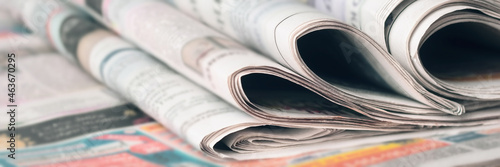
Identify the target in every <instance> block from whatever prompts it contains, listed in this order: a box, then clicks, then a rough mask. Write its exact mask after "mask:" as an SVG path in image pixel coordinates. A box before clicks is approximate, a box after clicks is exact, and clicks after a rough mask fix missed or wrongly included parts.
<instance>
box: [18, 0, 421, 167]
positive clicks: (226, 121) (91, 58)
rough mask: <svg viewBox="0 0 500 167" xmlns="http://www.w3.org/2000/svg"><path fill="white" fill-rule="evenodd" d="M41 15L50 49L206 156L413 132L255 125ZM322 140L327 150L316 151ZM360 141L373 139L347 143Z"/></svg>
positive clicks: (35, 8)
mask: <svg viewBox="0 0 500 167" xmlns="http://www.w3.org/2000/svg"><path fill="white" fill-rule="evenodd" d="M30 2H32V3H28V4H27V5H26V6H25V7H26V8H27V10H25V11H28V12H27V13H28V15H26V17H28V16H32V13H33V12H43V11H42V9H43V8H41V6H43V5H40V4H39V2H40V1H30ZM28 9H30V10H28ZM47 14H48V15H47V16H50V17H45V20H44V21H43V22H44V23H43V24H45V25H46V26H43V27H47V28H48V29H45V30H39V31H38V32H45V35H47V37H48V39H50V42H51V43H52V44H53V45H54V46H55V47H56V48H57V50H59V51H60V52H62V53H64V54H65V55H68V56H69V58H71V59H72V60H73V61H76V62H78V63H80V65H81V66H82V67H83V68H84V69H85V70H86V71H88V72H89V73H91V74H92V75H93V76H94V77H95V78H97V79H98V80H100V81H102V82H103V83H105V84H106V85H107V86H108V87H110V88H112V89H113V90H115V91H117V92H118V93H119V94H121V95H122V96H124V97H126V98H127V99H129V100H131V101H132V102H134V104H136V105H137V106H138V107H139V108H141V109H142V110H143V111H144V112H145V113H147V114H149V115H150V116H151V117H152V118H154V119H156V120H157V121H158V122H160V123H162V124H163V125H165V126H166V127H169V128H171V129H172V130H173V131H174V132H176V134H178V135H179V136H181V137H183V138H185V139H186V140H187V141H188V142H189V143H190V144H192V145H193V146H199V147H198V148H199V149H201V150H203V151H204V152H205V153H207V154H209V155H211V156H213V157H218V158H233V159H239V160H244V159H258V158H270V157H281V156H286V155H296V154H299V153H305V152H308V151H313V150H318V149H320V148H321V149H326V148H338V147H341V146H344V145H336V144H335V143H336V142H338V141H345V140H347V139H353V138H364V137H375V136H379V135H382V134H389V133H394V132H398V131H409V130H416V129H419V128H420V127H418V126H414V125H400V124H394V123H388V122H382V121H376V120H371V119H368V118H367V120H361V121H360V122H355V121H353V122H347V121H346V124H349V123H351V124H354V125H356V124H361V125H360V126H361V127H362V126H367V127H368V126H380V127H378V128H377V129H375V128H372V127H370V128H359V129H372V130H349V128H346V129H333V128H328V129H325V128H305V127H298V126H281V124H279V123H272V122H262V121H259V120H256V119H255V118H253V117H251V116H249V115H247V114H245V113H244V112H242V111H240V110H238V109H236V108H235V107H233V106H231V105H230V104H227V103H226V102H224V101H223V100H222V99H219V98H218V97H216V96H215V95H213V94H211V93H209V92H208V91H206V90H204V89H203V88H201V87H199V86H198V85H196V84H194V83H191V82H190V81H188V80H187V79H185V78H184V77H182V76H181V75H180V74H177V73H175V72H174V71H173V70H171V69H169V68H167V67H166V66H165V65H164V64H162V63H160V62H158V61H157V60H156V59H154V58H153V57H151V56H150V55H148V54H147V53H144V52H143V51H141V50H140V49H138V48H137V47H135V46H134V45H132V44H130V43H128V42H127V41H125V40H124V39H121V38H120V37H119V36H117V35H115V34H114V33H112V32H110V31H108V30H106V29H105V28H104V27H102V26H100V25H99V24H98V23H96V22H94V21H93V20H92V19H91V18H90V17H88V16H87V15H85V14H83V13H81V12H79V11H77V10H74V9H72V8H68V7H66V6H64V5H61V6H59V7H58V8H53V9H52V10H50V11H49V12H48V13H47ZM32 28H34V27H32ZM341 121H342V120H341ZM370 121H372V122H370ZM372 124H373V125H372ZM383 126H386V127H387V128H385V129H384V127H383ZM346 127H349V126H346ZM353 129H356V128H353ZM373 142H375V141H373ZM325 143H329V146H327V147H325V146H322V145H324V144H325ZM367 143H372V141H370V140H366V141H362V142H350V143H349V144H348V145H359V144H367ZM320 145H321V146H320ZM282 150H288V151H286V152H282Z"/></svg>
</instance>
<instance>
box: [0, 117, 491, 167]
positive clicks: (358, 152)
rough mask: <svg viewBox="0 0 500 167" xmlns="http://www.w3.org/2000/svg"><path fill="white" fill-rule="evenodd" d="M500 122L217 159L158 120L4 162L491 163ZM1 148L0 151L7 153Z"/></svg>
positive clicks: (29, 150)
mask: <svg viewBox="0 0 500 167" xmlns="http://www.w3.org/2000/svg"><path fill="white" fill-rule="evenodd" d="M499 135H500V127H498V125H497V126H488V127H480V128H478V127H476V128H468V129H456V130H452V131H448V132H440V133H435V134H434V135H432V136H429V137H414V138H412V139H406V140H392V141H388V142H381V143H378V144H372V145H366V146H361V147H359V146H358V147H350V148H343V149H331V150H327V151H320V152H313V153H309V154H302V155H296V156H289V157H283V158H274V159H263V160H247V161H230V162H221V161H216V160H212V159H209V158H208V157H205V156H204V155H203V154H201V153H200V152H199V151H197V150H194V149H193V148H191V147H190V146H189V145H188V144H187V143H186V142H185V141H183V140H182V139H181V138H178V137H177V136H175V134H172V132H170V131H169V130H168V129H165V128H164V127H163V126H161V125H159V124H157V123H149V124H141V125H135V126H129V127H124V128H119V129H112V130H102V131H99V132H96V133H92V134H89V135H82V136H79V137H74V138H72V139H68V140H64V141H60V142H53V143H50V144H46V145H40V146H35V147H30V148H26V149H23V150H20V152H19V154H18V155H17V157H18V158H19V159H17V160H12V159H6V158H5V157H4V156H2V157H0V165H3V166H13V165H17V166H56V167H57V166H94V165H96V166H103V165H104V166H105V165H107V166H109V165H114V166H165V165H170V166H175V165H181V166H182V165H184V166H232V167H239V166H241V167H243V166H263V167H266V166H290V167H303V166H318V167H322V166H325V167H326V166H443V167H446V166H495V165H497V164H498V159H499V158H500V156H499V155H498V154H497V152H498V150H499V149H500V147H499V145H498V143H499V142H500V141H499V139H500V138H499V137H498V136H499ZM6 153H7V152H6V151H3V150H2V151H0V154H2V155H3V154H6Z"/></svg>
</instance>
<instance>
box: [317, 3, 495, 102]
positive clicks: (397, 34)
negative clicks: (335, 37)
mask: <svg viewBox="0 0 500 167" xmlns="http://www.w3.org/2000/svg"><path fill="white" fill-rule="evenodd" d="M309 4H311V5H313V6H314V7H316V8H318V9H320V10H322V11H325V12H328V13H330V14H332V15H333V16H334V17H335V18H338V19H339V20H342V21H343V22H345V23H347V24H350V25H354V26H355V27H357V28H359V29H360V30H362V31H363V32H365V33H367V34H368V35H370V36H371V37H373V38H375V39H376V40H377V42H378V43H379V44H381V45H383V46H386V49H387V50H388V51H390V52H391V53H392V55H393V56H394V58H395V59H396V60H398V62H399V63H401V65H402V66H403V67H404V68H405V69H407V70H408V71H409V72H410V73H411V74H412V75H413V76H414V77H415V79H417V81H418V82H419V83H421V84H422V85H423V86H424V87H426V88H427V89H429V90H431V91H433V92H436V93H437V94H440V95H443V96H446V97H449V98H453V99H459V100H461V101H465V102H463V104H465V105H466V106H465V107H466V108H467V109H468V110H478V109H482V108H488V107H491V106H492V105H494V104H496V103H495V101H497V100H499V99H500V86H499V85H500V77H498V76H499V74H500V70H499V69H498V68H497V67H498V65H497V64H498V63H500V58H498V56H496V55H498V53H499V52H500V50H498V48H499V47H500V45H498V43H500V42H499V41H498V39H500V23H499V22H500V12H498V11H500V2H498V1H494V0H490V1H479V0H473V1H468V0H459V1H452V0H437V1H434V0H419V1H415V0H407V1H406V0H405V1H389V0H386V1H383V2H380V1H377V2H375V1H355V0H327V1H320V0H309ZM472 55H473V56H472ZM470 101H476V102H470ZM478 102H483V103H478ZM471 104H473V105H471Z"/></svg>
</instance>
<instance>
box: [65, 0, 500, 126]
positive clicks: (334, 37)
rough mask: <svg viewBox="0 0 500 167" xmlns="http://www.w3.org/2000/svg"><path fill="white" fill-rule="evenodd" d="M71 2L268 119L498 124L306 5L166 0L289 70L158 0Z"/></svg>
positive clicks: (280, 0)
mask: <svg viewBox="0 0 500 167" xmlns="http://www.w3.org/2000/svg"><path fill="white" fill-rule="evenodd" d="M70 2H72V3H73V4H75V5H77V6H79V7H82V8H83V9H85V10H86V11H87V12H88V13H91V15H92V16H93V17H94V18H97V19H98V20H100V21H101V22H103V23H104V24H105V25H107V26H108V27H111V28H112V29H113V30H115V31H116V32H117V33H119V34H120V35H122V36H124V37H125V38H127V39H129V40H130V41H132V42H134V43H135V44H137V45H138V46H140V47H141V48H143V49H144V50H146V51H147V52H150V53H152V55H153V56H155V57H156V58H158V59H160V60H161V61H163V62H165V63H166V64H168V65H169V66H171V67H172V68H174V69H175V70H177V71H178V72H179V73H181V74H183V75H186V76H187V77H188V78H190V79H192V80H194V81H195V82H197V83H199V84H201V85H203V86H205V87H206V88H208V89H210V90H212V91H213V92H215V93H216V94H217V95H219V96H221V97H223V98H224V99H225V100H226V101H228V102H230V103H231V104H235V105H236V106H237V107H240V108H242V109H244V110H245V111H246V112H247V113H249V114H250V115H252V116H254V117H256V118H258V119H260V120H263V121H272V122H279V123H283V124H287V125H294V126H301V125H304V126H306V127H326V128H332V127H335V128H341V127H339V126H341V125H339V124H337V123H339V122H338V121H339V120H340V119H339V116H341V117H342V119H341V120H345V121H344V122H351V121H350V119H352V118H353V116H354V114H353V113H355V112H357V113H360V114H358V115H356V116H355V118H359V116H361V115H363V116H366V117H370V118H372V119H376V120H381V121H388V122H393V123H401V124H414V125H426V126H464V125H482V124H493V123H498V122H500V119H499V118H500V113H498V112H494V111H491V110H488V109H486V110H481V111H480V112H471V113H469V114H464V113H465V109H464V106H463V105H461V104H459V103H457V102H453V101H451V100H448V99H445V98H442V97H440V96H437V95H434V94H433V93H431V92H428V91H427V90H426V89H424V87H423V86H421V85H420V84H419V83H418V82H417V81H416V80H415V79H414V78H413V77H412V76H411V73H409V72H407V71H406V70H404V68H403V67H402V66H401V65H399V64H398V63H397V62H396V59H394V58H393V57H392V56H390V55H389V54H388V53H387V51H385V50H384V49H383V48H382V47H380V45H378V44H376V42H375V40H372V39H371V38H370V37H368V35H366V34H365V33H363V32H361V31H359V30H357V29H355V28H353V27H351V26H349V25H347V24H345V23H341V22H339V21H337V20H336V19H334V18H333V17H332V16H328V15H326V14H322V13H321V12H319V11H317V10H315V9H313V8H311V7H308V6H307V5H306V4H304V3H302V2H300V1H295V0H266V1H242V0H232V1H231V0H220V1H212V0H210V1H203V2H196V3H195V2H191V1H178V2H177V1H168V2H169V3H171V4H173V6H174V7H177V8H178V9H180V10H182V11H184V12H186V13H187V14H190V15H191V16H193V17H194V18H198V19H200V21H203V22H204V23H206V24H208V25H210V26H212V28H215V29H217V30H220V32H223V33H226V34H228V35H229V36H231V37H233V38H234V39H236V40H238V41H239V42H241V43H243V44H247V45H249V46H252V47H253V48H254V49H257V50H258V51H260V52H262V53H264V54H265V55H269V56H270V57H271V58H270V59H273V60H275V61H277V62H280V63H281V65H283V66H284V67H283V66H279V65H278V64H276V63H273V62H272V61H270V59H266V57H263V56H260V55H257V54H254V53H250V52H249V51H242V50H245V49H242V48H241V47H240V46H235V45H237V44H228V43H233V42H229V41H230V39H227V38H225V37H223V36H222V35H220V34H219V33H216V32H213V31H212V30H209V29H207V28H206V27H204V26H203V25H201V24H200V23H198V22H194V21H192V19H191V18H188V17H185V16H183V15H181V14H178V13H177V12H176V11H174V10H172V9H171V7H169V6H167V5H165V4H163V3H162V2H161V1H155V0H147V1H130V0H120V1H119V0H108V1H89V2H87V1H70ZM165 3H167V2H165ZM167 16H169V17H167ZM173 16H175V17H173ZM207 37H210V38H214V37H217V39H218V40H221V39H220V38H224V39H225V40H222V41H226V42H222V41H219V42H214V41H218V40H213V39H211V40H209V41H210V42H206V38H207ZM203 41H205V42H203ZM193 48H196V49H193ZM213 48H217V49H213ZM241 52H244V53H241ZM172 55H176V56H172ZM229 55H230V56H229ZM243 55H244V56H243ZM250 55H252V56H250ZM316 55H322V56H316ZM285 67H287V68H289V69H291V70H293V71H295V72H297V73H298V74H300V75H302V76H304V77H305V78H306V79H301V77H298V76H297V75H294V73H293V72H292V71H288V70H286V68H285ZM304 81H309V82H304ZM294 83H295V84H294ZM297 84H298V86H297ZM278 88H279V89H278ZM304 88H307V89H304ZM312 92H314V93H312ZM318 95H319V96H318ZM322 97H323V98H322ZM325 99H326V100H325ZM318 101H321V103H320V106H322V107H323V108H324V105H323V104H325V103H323V101H324V102H328V101H331V102H334V103H336V104H335V109H334V111H335V112H332V109H331V107H330V108H326V109H320V110H318V109H317V107H314V105H308V104H317V103H318ZM328 103H329V102H328ZM496 103H498V102H494V104H496ZM473 104H475V105H476V106H480V107H477V108H476V109H479V108H484V107H486V106H481V105H479V103H473ZM328 105H329V106H331V105H333V104H331V103H330V104H328ZM303 106H305V107H303ZM308 107H309V108H308ZM344 107H345V108H344ZM488 107H490V106H488ZM290 108H292V109H290ZM298 109H299V110H298ZM300 109H302V110H300ZM304 110H305V111H304ZM346 110H347V112H349V113H351V114H347V112H345V111H346ZM324 111H326V112H324ZM353 111H355V112H353ZM313 113H314V114H313ZM331 114H335V115H333V116H332V115H331ZM450 114H451V115H450ZM452 115H461V116H460V117H456V116H452ZM346 118H349V119H346ZM363 120H365V119H363ZM356 126H359V125H356ZM349 128H352V127H349Z"/></svg>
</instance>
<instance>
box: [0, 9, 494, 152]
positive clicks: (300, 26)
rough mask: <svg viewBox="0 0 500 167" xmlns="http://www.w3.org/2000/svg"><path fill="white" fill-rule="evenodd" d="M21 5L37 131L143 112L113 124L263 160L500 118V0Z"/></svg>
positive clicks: (24, 62) (24, 96) (18, 12)
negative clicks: (154, 125) (157, 128)
mask: <svg viewBox="0 0 500 167" xmlns="http://www.w3.org/2000/svg"><path fill="white" fill-rule="evenodd" d="M9 3H10V4H9V6H10V10H11V11H10V13H11V14H12V16H13V20H16V19H17V20H18V21H19V22H21V23H22V24H23V25H24V26H25V27H27V29H28V30H29V31H30V32H31V33H30V34H29V35H24V36H23V37H18V38H22V40H25V41H29V43H30V45H18V46H24V47H22V48H19V47H16V50H15V52H14V53H16V55H17V59H16V60H17V61H19V66H18V67H19V68H20V69H19V71H20V72H24V73H29V74H30V75H31V76H32V77H31V78H37V77H39V80H35V79H32V81H31V82H37V83H38V84H37V85H38V86H31V87H30V86H29V84H28V83H27V82H30V81H27V80H25V81H22V80H23V77H20V79H19V80H20V81H19V82H26V84H19V85H18V87H19V91H20V92H18V94H19V96H18V97H19V98H21V101H19V102H18V105H19V106H24V108H23V109H22V110H21V111H19V116H18V118H17V121H18V125H19V127H18V128H25V129H30V130H26V131H30V133H33V134H35V133H36V132H34V131H37V128H36V126H34V127H30V125H32V124H34V123H35V122H44V121H49V120H53V119H55V118H59V117H63V116H67V115H74V114H75V113H67V112H63V111H65V110H66V111H67V110H72V111H74V112H80V113H83V112H85V111H97V110H96V109H97V108H99V109H102V111H98V112H97V113H99V112H101V113H104V112H107V113H111V112H114V111H116V112H121V111H127V112H124V114H123V115H121V116H123V117H121V116H120V117H119V116H106V114H101V115H100V117H103V118H106V117H109V119H105V120H104V121H102V122H104V123H105V122H106V121H109V120H111V121H114V122H115V123H112V124H110V125H109V127H107V128H118V127H123V126H125V125H131V124H136V123H138V122H149V121H151V120H150V118H152V119H154V120H155V121H157V122H158V123H160V124H161V125H163V126H164V127H166V128H168V129H170V130H171V131H172V132H173V133H174V134H175V135H177V136H179V137H181V138H182V139H184V140H185V141H187V142H188V143H189V144H190V145H191V146H192V147H193V148H194V149H196V150H201V151H202V152H203V153H205V154H206V155H208V156H210V157H213V158H216V159H234V160H251V159H263V158H277V157H285V156H293V155H299V154H303V153H308V152H312V151H318V150H328V149H340V148H345V147H354V146H360V145H367V144H374V143H380V142H384V141H390V140H403V139H408V138H414V137H416V136H415V135H413V134H421V135H423V136H422V137H424V136H425V135H431V134H432V133H422V131H424V132H431V131H438V132H439V133H441V132H444V131H446V130H447V129H453V128H457V127H473V126H489V125H498V124H500V1H498V0H308V1H306V0H302V1H299V0H16V1H14V2H12V1H10V2H9ZM1 19H2V18H0V20H1ZM3 23H4V21H2V24H3ZM11 38H16V37H11ZM28 38H29V39H28ZM1 42H2V41H1V40H0V43H1ZM4 46H5V47H4ZM10 48H12V47H9V46H7V44H5V45H2V46H0V52H2V54H4V53H6V54H7V53H9V52H12V51H9V49H10ZM35 53H36V54H38V55H37V56H29V55H34V54H35ZM42 53H43V54H42ZM1 59H2V61H3V62H4V59H6V58H5V57H2V58H1ZM68 60H69V61H68ZM4 64H5V63H4ZM4 64H2V66H4ZM30 64H31V65H30ZM41 64H43V65H41ZM51 64H54V65H51ZM61 64H63V65H61ZM52 66H54V67H52ZM55 66H57V67H58V68H55ZM73 66H74V67H73ZM77 66H80V67H81V68H82V69H83V71H85V72H86V73H88V74H90V75H89V76H87V74H86V73H85V72H83V71H80V69H78V68H76V67H77ZM22 68H25V69H22ZM30 68H31V71H30V72H28V69H30ZM1 70H2V71H0V72H1V73H2V75H3V74H5V75H7V74H6V73H7V68H2V69H1ZM22 70H24V71H22ZM42 77H43V79H41V78H42ZM91 77H93V78H94V79H95V80H94V79H91ZM25 78H30V77H25ZM4 80H5V79H3V80H2V81H0V82H2V84H4V85H6V84H7V83H4V82H6V81H4ZM44 81H46V82H45V83H44ZM56 81H57V82H56ZM54 83H55V84H54ZM23 86H24V87H23ZM34 87H36V89H35V88H34ZM77 88H78V90H80V92H78V91H74V90H76V89H77ZM83 88H85V89H84V91H82V89H83ZM57 92H64V93H66V94H67V96H65V97H64V98H63V97H60V96H50V97H51V99H53V100H52V101H51V102H52V103H50V104H51V105H48V103H49V102H47V103H45V104H46V105H43V106H44V107H41V105H38V103H28V102H29V101H30V100H33V99H43V98H44V97H49V95H50V94H55V93H57ZM72 93H73V94H72ZM5 101H7V100H6V99H5V100H4V99H2V104H5ZM23 102H24V103H25V104H24V105H23ZM85 104H92V105H90V106H91V107H89V105H85ZM48 106H51V107H48ZM83 106H86V107H83ZM136 106H137V107H136ZM1 107H4V105H3V106H1ZM64 108H65V109H64ZM117 108H118V109H117ZM41 111H44V113H41ZM142 112H144V113H145V114H142ZM23 113H28V114H23ZM87 114H88V113H87ZM127 114H128V115H127ZM48 115H50V116H48ZM98 116H99V115H97V116H86V117H84V116H82V117H81V119H79V118H78V117H75V118H74V119H75V120H74V122H81V123H78V126H92V125H95V124H98V123H99V122H100V121H96V120H94V122H95V123H84V122H85V121H86V120H85V119H88V120H89V121H92V120H93V119H97V117H98ZM129 116H130V117H129ZM2 117H3V116H2ZM41 117H43V118H44V119H40V118H41ZM115 117H116V118H115ZM8 121H9V120H8V119H3V118H2V120H0V123H1V124H2V125H4V124H8V123H9V122H8ZM68 121H69V120H68ZM70 122H72V121H70ZM67 124H71V123H69V122H68V123H67ZM54 126H55V125H54ZM68 126H69V125H68ZM75 126H76V125H75ZM71 129H72V128H66V129H64V130H63V129H61V131H67V132H68V134H66V137H59V138H65V139H66V138H70V137H71V136H76V135H78V134H83V132H74V133H73V132H72V131H71ZM2 130H3V129H2ZM92 131H93V132H94V131H98V130H92ZM70 132H71V133H70ZM51 133H54V134H56V132H48V131H47V134H46V135H50V134H51ZM63 134H65V133H63ZM21 137H22V136H21ZM49 141H51V140H50V139H47V142H49Z"/></svg>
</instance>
